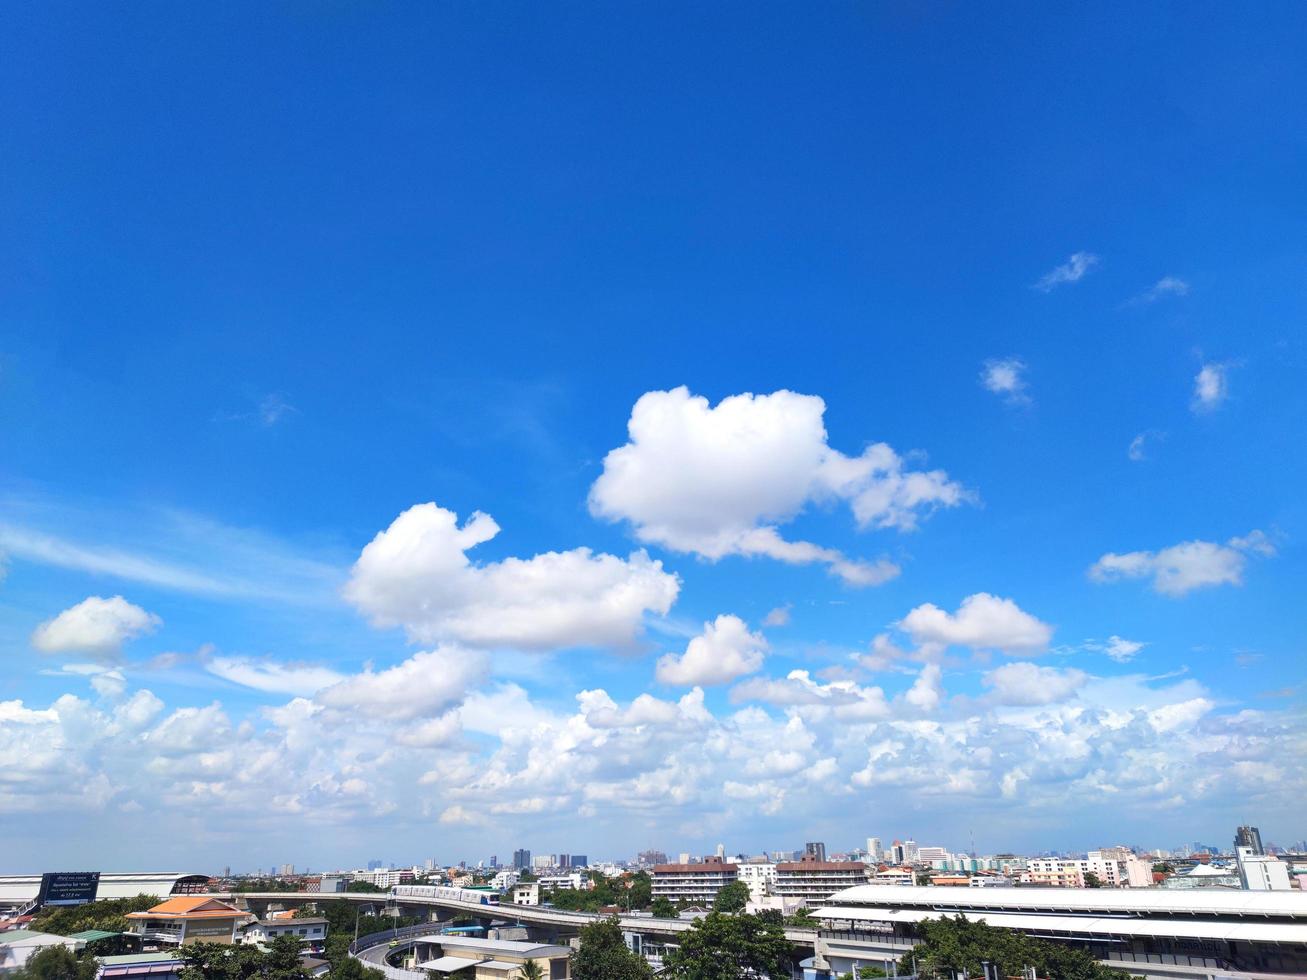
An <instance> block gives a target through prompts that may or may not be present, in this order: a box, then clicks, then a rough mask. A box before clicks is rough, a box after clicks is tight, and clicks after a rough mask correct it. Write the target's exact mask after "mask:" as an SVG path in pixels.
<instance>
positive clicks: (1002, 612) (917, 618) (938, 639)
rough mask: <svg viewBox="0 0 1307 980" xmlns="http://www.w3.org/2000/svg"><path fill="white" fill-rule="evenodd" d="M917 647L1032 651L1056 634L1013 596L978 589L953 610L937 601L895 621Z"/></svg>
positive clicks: (917, 608) (1013, 652) (1012, 651)
mask: <svg viewBox="0 0 1307 980" xmlns="http://www.w3.org/2000/svg"><path fill="white" fill-rule="evenodd" d="M896 625H897V626H898V628H899V629H901V630H902V631H903V632H905V633H907V634H908V635H909V636H911V637H912V639H913V641H914V642H915V643H916V644H917V645H918V647H920V648H922V649H924V650H927V651H930V650H935V651H938V650H943V649H944V648H945V647H950V646H964V647H971V648H972V649H975V650H1001V651H1003V652H1004V653H1011V654H1022V653H1024V654H1029V653H1034V652H1038V651H1040V650H1043V649H1044V648H1045V647H1047V646H1048V643H1049V640H1051V639H1052V637H1053V627H1052V626H1050V625H1048V624H1047V623H1044V622H1041V621H1040V620H1039V619H1037V618H1035V617H1034V616H1032V615H1031V614H1030V613H1028V612H1026V611H1025V610H1023V609H1022V608H1021V607H1020V606H1018V605H1017V604H1016V603H1015V602H1013V601H1012V600H1011V599H1004V598H1001V597H999V596H994V595H990V594H989V593H987V592H977V593H976V594H975V595H970V596H967V597H966V598H965V599H963V600H962V604H961V605H960V606H959V607H958V610H957V612H954V613H950V612H948V611H947V610H944V609H941V608H939V607H938V606H936V605H935V604H934V603H930V602H927V603H924V604H922V605H920V606H917V607H916V608H915V609H913V610H911V611H910V612H909V613H908V614H907V615H906V616H904V617H903V618H902V619H901V620H899V622H898V623H897V624H896Z"/></svg>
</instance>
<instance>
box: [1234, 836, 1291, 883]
mask: <svg viewBox="0 0 1307 980" xmlns="http://www.w3.org/2000/svg"><path fill="white" fill-rule="evenodd" d="M1235 857H1236V860H1237V862H1238V866H1239V882H1240V883H1241V884H1242V885H1243V887H1244V888H1246V889H1248V890H1249V891H1256V892H1280V891H1288V890H1289V889H1290V888H1292V887H1293V884H1292V883H1291V882H1290V880H1289V866H1288V865H1287V864H1285V863H1284V862H1283V861H1281V860H1280V859H1279V858H1278V857H1276V856H1274V855H1272V854H1258V853H1257V852H1256V851H1255V850H1253V848H1251V847H1237V848H1235Z"/></svg>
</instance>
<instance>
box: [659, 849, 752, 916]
mask: <svg viewBox="0 0 1307 980" xmlns="http://www.w3.org/2000/svg"><path fill="white" fill-rule="evenodd" d="M738 871H739V866H738V865H736V864H731V863H728V862H727V861H726V860H725V859H724V858H719V857H706V858H704V859H703V860H702V861H701V862H699V863H697V864H692V863H689V862H685V863H681V864H656V865H654V869H653V897H654V898H665V899H667V900H668V901H670V902H694V903H695V904H699V905H710V904H712V901H713V899H714V898H716V897H717V893H718V892H719V891H721V890H722V888H724V887H725V886H726V885H729V884H730V883H731V882H733V881H736V880H737V879H738V878H739V874H738Z"/></svg>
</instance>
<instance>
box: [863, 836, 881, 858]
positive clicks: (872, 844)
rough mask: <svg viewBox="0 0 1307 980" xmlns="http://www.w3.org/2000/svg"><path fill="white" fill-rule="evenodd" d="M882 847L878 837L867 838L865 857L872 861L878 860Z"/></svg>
mask: <svg viewBox="0 0 1307 980" xmlns="http://www.w3.org/2000/svg"><path fill="white" fill-rule="evenodd" d="M882 850H883V848H882V847H881V844H880V838H879V837H868V838H867V857H868V858H869V859H870V860H872V861H879V860H880V857H881V851H882Z"/></svg>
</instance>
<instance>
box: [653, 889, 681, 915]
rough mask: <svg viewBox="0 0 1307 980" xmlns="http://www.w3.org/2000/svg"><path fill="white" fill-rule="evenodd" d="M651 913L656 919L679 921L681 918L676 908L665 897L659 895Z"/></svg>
mask: <svg viewBox="0 0 1307 980" xmlns="http://www.w3.org/2000/svg"><path fill="white" fill-rule="evenodd" d="M651 911H652V912H653V915H654V918H655V919H679V918H680V917H681V913H680V912H678V911H676V906H675V905H673V904H672V903H671V900H670V899H668V898H667V897H666V896H664V895H659V896H658V897H657V898H655V899H654V900H653V903H652V908H651Z"/></svg>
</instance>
